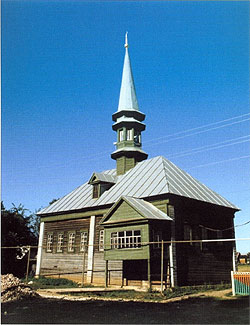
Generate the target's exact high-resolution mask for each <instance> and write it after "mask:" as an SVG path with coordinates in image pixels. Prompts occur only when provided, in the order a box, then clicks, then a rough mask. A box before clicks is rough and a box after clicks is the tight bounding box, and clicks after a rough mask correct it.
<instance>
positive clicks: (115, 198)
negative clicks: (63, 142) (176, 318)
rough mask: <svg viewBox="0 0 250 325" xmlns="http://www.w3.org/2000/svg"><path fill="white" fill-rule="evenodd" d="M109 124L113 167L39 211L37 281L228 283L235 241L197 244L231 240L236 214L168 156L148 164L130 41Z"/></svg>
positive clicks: (143, 115)
mask: <svg viewBox="0 0 250 325" xmlns="http://www.w3.org/2000/svg"><path fill="white" fill-rule="evenodd" d="M112 118H113V122H114V123H113V126H112V128H113V130H114V131H115V132H116V134H117V142H116V143H115V145H116V150H115V151H114V152H113V153H112V154H111V158H112V159H114V160H115V161H116V168H115V169H111V170H106V171H102V172H93V174H92V175H90V178H89V180H87V181H86V183H84V184H83V185H81V186H80V187H78V188H76V189H75V190H73V191H72V192H71V193H69V194H67V195H65V196H64V197H62V198H61V199H59V200H58V201H56V202H55V203H53V204H51V205H50V206H48V207H47V208H45V209H43V210H42V211H40V212H39V213H38V215H39V216H40V217H41V226H40V237H39V248H38V254H37V267H36V275H37V276H39V275H51V276H58V275H59V274H60V275H61V276H63V277H68V278H72V279H75V280H78V281H81V279H82V278H83V274H84V278H83V279H84V281H85V282H87V283H93V284H103V283H105V282H106V284H109V285H112V284H118V285H122V286H129V285H139V286H150V285H151V284H159V281H160V280H161V276H162V274H163V278H164V282H165V283H166V284H168V285H171V286H176V285H178V286H181V285H188V284H201V283H205V282H206V283H216V282H221V281H229V280H230V271H231V270H232V267H233V266H232V264H233V250H234V247H235V244H234V242H223V241H217V242H216V241H214V242H213V243H207V242H199V241H198V240H207V239H223V238H234V214H235V212H236V211H238V208H237V207H236V206H234V205H233V204H232V203H230V202H229V201H228V200H226V199H225V198H223V197H222V196H220V195H219V194H217V193H215V192H214V191H212V190H211V189H209V188H208V187H206V186H205V185H204V184H202V183H200V182H199V181H197V180H196V179H194V178H193V177H192V176H190V175H189V174H187V173H186V172H184V171H183V170H181V169H180V168H179V167H177V166H176V165H174V164H173V163H172V162H170V161H169V160H167V159H166V158H164V157H162V156H158V157H155V158H151V159H147V157H148V155H147V154H146V153H145V152H144V151H143V150H142V139H141V133H142V132H143V131H144V130H145V124H144V123H143V121H144V119H145V114H143V113H142V112H140V110H139V107H138V102H137V98H136V92H135V86H134V80H133V75H132V70H131V65H130V59H129V53H128V42H127V35H126V41H125V59H124V66H123V74H122V83H121V90H120V98H119V106H118V110H117V112H115V113H114V114H113V116H112ZM97 141H98V139H97ZM196 240H197V242H196ZM162 241H163V244H162ZM181 241H182V243H180V242H181ZM183 241H185V243H184V242H183ZM162 272H163V273H162Z"/></svg>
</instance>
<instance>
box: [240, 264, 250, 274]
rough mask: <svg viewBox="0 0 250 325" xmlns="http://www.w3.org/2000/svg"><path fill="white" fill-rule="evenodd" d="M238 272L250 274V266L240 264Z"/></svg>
mask: <svg viewBox="0 0 250 325" xmlns="http://www.w3.org/2000/svg"><path fill="white" fill-rule="evenodd" d="M238 272H250V264H239V265H238Z"/></svg>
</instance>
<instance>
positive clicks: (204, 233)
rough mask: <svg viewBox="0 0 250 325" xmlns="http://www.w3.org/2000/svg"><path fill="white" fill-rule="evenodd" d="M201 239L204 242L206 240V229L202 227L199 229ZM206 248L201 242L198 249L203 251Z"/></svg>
mask: <svg viewBox="0 0 250 325" xmlns="http://www.w3.org/2000/svg"><path fill="white" fill-rule="evenodd" d="M201 239H202V240H206V239H207V229H206V228H204V227H202V228H201ZM206 247H207V245H206V243H203V242H201V243H200V249H201V250H204V249H205V248H206Z"/></svg>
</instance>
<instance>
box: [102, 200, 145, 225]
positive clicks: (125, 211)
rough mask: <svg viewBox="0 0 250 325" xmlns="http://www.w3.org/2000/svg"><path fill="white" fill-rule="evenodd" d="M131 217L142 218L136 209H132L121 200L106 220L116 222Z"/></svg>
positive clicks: (127, 219) (130, 218)
mask: <svg viewBox="0 0 250 325" xmlns="http://www.w3.org/2000/svg"><path fill="white" fill-rule="evenodd" d="M132 219H144V218H143V217H142V216H141V215H140V214H139V213H138V212H137V211H135V210H134V208H132V207H131V206H130V205H129V204H128V203H127V202H125V201H122V203H121V204H120V205H119V206H118V207H117V208H116V210H115V211H114V212H113V213H112V215H111V217H110V218H109V219H108V220H106V221H108V222H117V221H122V220H126V221H129V220H131V221H132Z"/></svg>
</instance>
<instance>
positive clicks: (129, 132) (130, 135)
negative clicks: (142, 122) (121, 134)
mask: <svg viewBox="0 0 250 325" xmlns="http://www.w3.org/2000/svg"><path fill="white" fill-rule="evenodd" d="M127 140H133V133H132V129H128V130H127Z"/></svg>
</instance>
